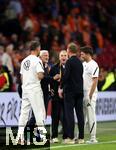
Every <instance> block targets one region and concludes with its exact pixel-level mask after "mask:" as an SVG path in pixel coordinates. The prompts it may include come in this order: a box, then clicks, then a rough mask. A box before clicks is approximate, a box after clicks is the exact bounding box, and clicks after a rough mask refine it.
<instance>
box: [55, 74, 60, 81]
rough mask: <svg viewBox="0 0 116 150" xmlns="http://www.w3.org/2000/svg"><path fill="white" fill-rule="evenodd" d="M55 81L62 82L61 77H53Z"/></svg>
mask: <svg viewBox="0 0 116 150" xmlns="http://www.w3.org/2000/svg"><path fill="white" fill-rule="evenodd" d="M53 79H54V80H56V81H58V82H60V80H61V75H60V74H56V75H55V76H54V77H53Z"/></svg>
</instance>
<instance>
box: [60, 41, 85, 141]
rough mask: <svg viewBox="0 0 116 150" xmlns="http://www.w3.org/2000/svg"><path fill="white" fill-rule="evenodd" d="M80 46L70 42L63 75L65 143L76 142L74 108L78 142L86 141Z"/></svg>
mask: <svg viewBox="0 0 116 150" xmlns="http://www.w3.org/2000/svg"><path fill="white" fill-rule="evenodd" d="M78 49H79V48H78V46H77V45H76V44H75V43H70V44H69V45H68V47H67V53H68V56H69V59H68V60H67V62H66V65H65V72H64V76H63V83H62V85H63V90H64V112H65V127H66V135H67V137H66V139H65V140H64V143H65V144H74V143H75V140H74V125H75V121H74V108H75V111H76V116H77V120H78V129H79V135H78V143H79V144H82V143H84V115H83V66H82V63H81V61H80V60H79V58H78V57H77V53H78Z"/></svg>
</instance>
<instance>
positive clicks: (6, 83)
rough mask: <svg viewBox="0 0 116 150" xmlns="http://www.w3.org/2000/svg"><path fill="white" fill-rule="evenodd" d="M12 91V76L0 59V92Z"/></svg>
mask: <svg viewBox="0 0 116 150" xmlns="http://www.w3.org/2000/svg"><path fill="white" fill-rule="evenodd" d="M11 91H12V77H11V74H10V72H9V70H8V68H7V67H6V66H3V65H2V61H1V59H0V92H11Z"/></svg>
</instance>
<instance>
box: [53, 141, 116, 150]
mask: <svg viewBox="0 0 116 150" xmlns="http://www.w3.org/2000/svg"><path fill="white" fill-rule="evenodd" d="M110 143H116V141H107V142H98V143H95V144H74V145H73V144H67V145H62V146H51V147H50V149H58V148H63V147H72V146H73V147H74V146H85V145H100V144H110Z"/></svg>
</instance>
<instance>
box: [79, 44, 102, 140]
mask: <svg viewBox="0 0 116 150" xmlns="http://www.w3.org/2000/svg"><path fill="white" fill-rule="evenodd" d="M92 55H93V50H92V48H91V47H89V46H85V47H82V48H81V59H82V60H83V61H84V62H83V67H84V72H83V81H84V115H85V123H87V121H88V125H89V131H90V136H91V137H90V141H87V143H97V140H96V112H95V108H96V99H97V83H98V76H99V66H98V64H97V63H96V62H95V61H94V60H93V59H92ZM85 125H86V124H85Z"/></svg>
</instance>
